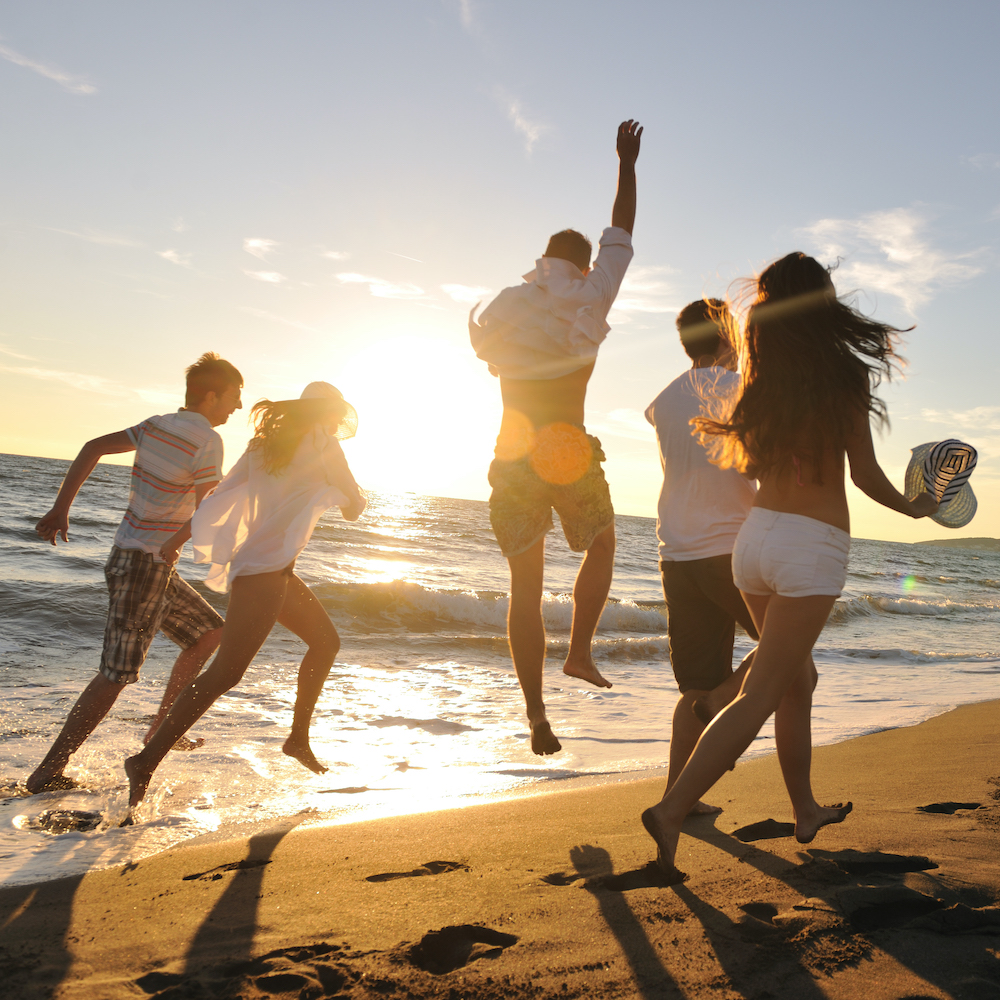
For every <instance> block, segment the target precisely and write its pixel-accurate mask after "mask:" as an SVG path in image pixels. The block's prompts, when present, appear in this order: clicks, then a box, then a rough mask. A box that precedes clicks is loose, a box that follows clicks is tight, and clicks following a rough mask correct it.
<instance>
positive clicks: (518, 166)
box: [0, 0, 1000, 541]
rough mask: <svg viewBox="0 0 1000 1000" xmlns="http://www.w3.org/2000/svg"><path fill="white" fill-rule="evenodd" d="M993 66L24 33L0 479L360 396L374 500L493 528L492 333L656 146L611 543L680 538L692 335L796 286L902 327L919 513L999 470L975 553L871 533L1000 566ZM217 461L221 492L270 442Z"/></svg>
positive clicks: (77, 13)
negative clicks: (420, 497)
mask: <svg viewBox="0 0 1000 1000" xmlns="http://www.w3.org/2000/svg"><path fill="white" fill-rule="evenodd" d="M998 37H1000V6H998V5H996V4H994V3H976V2H966V3H959V4H951V5H947V6H945V5H941V4H937V3H922V2H912V0H907V2H905V3H902V2H900V3H895V2H883V3H879V4H871V3H867V2H866V3H851V2H846V3H840V4H836V5H830V4H819V3H807V4H803V3H802V2H801V0H799V2H796V3H767V2H764V3H755V4H745V3H741V2H733V3H729V2H707V3H703V4H697V5H695V4H689V3H680V2H677V3H675V2H669V0H655V2H648V3H647V2H638V0H632V2H630V0H619V2H618V3H616V4H607V3H603V2H590V0H576V2H572V3H570V2H562V0H547V2H546V3H544V4H539V3H529V2H517V0H380V2H379V3H377V4H360V3H346V2H331V0H318V2H310V0H299V2H297V3H295V4H281V3H265V2H255V0H240V2H239V3H226V2H215V3H212V4H204V3H202V2H197V3H188V2H173V3H171V4H134V3H124V2H100V0H91V2H89V3H87V4H80V3H77V2H68V3H63V2H57V0H48V2H46V3H45V4H23V3H15V2H0V91H2V93H3V100H2V102H0V128H2V131H3V134H4V137H5V140H6V141H5V142H4V144H3V150H2V152H0V179H2V188H0V190H2V192H3V196H2V198H0V255H2V270H0V451H3V452H12V453H15V454H24V455H40V456H45V457H52V458H72V457H73V456H74V455H75V454H76V452H77V451H78V450H79V448H80V446H81V445H82V444H83V443H84V442H85V441H86V440H88V439H90V438H92V437H96V436H98V435H101V434H105V433H108V432H111V431H116V430H121V429H123V428H125V427H128V426H130V425H132V424H135V423H137V422H139V421H140V420H142V419H143V418H145V417H147V416H149V415H151V414H152V413H159V412H168V411H170V410H172V409H175V408H176V407H178V406H180V405H182V402H183V371H184V368H185V367H186V366H187V365H189V364H190V363H191V362H192V361H194V360H195V359H196V358H197V357H198V356H199V355H200V354H201V353H202V352H203V351H207V350H212V351H217V352H219V353H220V354H221V355H222V356H223V357H225V358H227V359H228V360H230V361H232V362H233V363H234V364H235V365H236V366H237V367H238V368H239V369H240V370H241V372H242V373H243V375H244V378H245V383H246V384H245V388H244V393H243V394H244V399H245V401H246V402H247V404H250V403H252V402H254V401H256V400H257V399H260V398H263V397H267V398H271V399H279V398H288V397H293V396H297V395H298V394H299V392H300V391H301V389H302V387H303V386H304V385H305V384H306V383H307V382H310V381H312V380H314V379H323V380H326V381H330V382H333V383H334V384H335V385H337V386H338V387H339V388H340V389H341V390H342V391H343V392H344V394H345V396H346V397H347V398H348V399H349V400H350V401H351V402H352V403H353V404H354V405H355V407H356V408H357V410H358V414H359V418H360V422H359V431H358V435H357V437H356V438H355V439H354V440H353V441H351V442H350V443H349V444H347V446H346V450H347V453H348V459H349V461H350V463H351V466H352V468H353V470H354V472H355V475H356V477H357V479H358V481H359V482H360V483H361V484H362V486H368V487H371V488H374V489H379V490H388V491H395V492H407V491H408V492H414V493H426V494H432V495H439V496H451V497H465V498H472V499H485V498H486V497H487V496H488V495H489V486H488V484H487V482H486V470H487V467H488V464H489V461H490V458H491V455H492V448H493V442H494V439H495V436H496V432H497V429H498V427H499V418H500V398H499V386H498V384H497V381H496V380H495V379H494V378H492V377H491V376H490V375H489V374H488V372H487V370H486V366H485V364H483V363H482V362H480V361H478V359H476V357H475V356H474V355H473V353H472V351H471V348H470V346H469V342H468V330H467V314H468V310H469V309H470V308H471V306H472V305H474V304H475V303H476V302H478V301H483V302H484V303H485V302H486V301H488V300H489V299H490V297H491V296H492V295H493V294H495V293H496V292H497V291H499V290H500V289H501V288H503V287H505V286H507V285H511V284H516V283H518V282H519V281H520V276H521V275H522V274H524V273H525V272H527V271H530V270H531V269H532V267H533V265H534V260H535V259H536V258H537V257H538V256H539V255H540V254H541V252H542V250H543V249H544V245H545V242H546V239H547V237H548V235H549V234H551V233H552V232H554V231H556V230H559V229H562V228H565V227H567V226H572V227H574V228H577V229H581V230H582V231H583V232H585V233H587V234H589V235H590V236H591V237H592V238H593V239H594V240H595V242H596V239H597V238H598V237H599V236H600V233H601V230H602V229H603V228H604V227H605V226H607V225H609V224H610V215H611V205H612V201H613V197H614V190H615V181H616V175H617V158H616V156H615V149H614V139H615V132H616V129H617V126H618V123H619V122H620V121H622V120H623V119H626V118H635V119H638V120H639V121H641V122H642V124H643V126H644V128H645V131H644V134H643V139H642V152H641V154H640V158H639V162H638V165H637V173H638V212H637V216H636V226H635V233H634V245H635V250H636V254H635V258H634V260H633V263H632V266H631V268H630V270H629V274H628V276H627V277H626V281H625V284H624V286H623V288H622V292H621V294H620V296H619V299H618V302H617V303H616V306H615V308H614V310H613V311H612V313H611V316H610V318H609V321H610V323H611V325H612V332H611V333H610V334H609V336H608V339H607V340H606V342H605V344H604V345H603V347H602V350H601V355H600V358H599V361H598V364H597V369H596V371H595V374H594V377H593V379H592V381H591V387H590V392H589V395H588V401H587V425H588V429H589V430H590V431H591V432H592V433H595V434H597V435H598V436H599V437H600V438H601V440H602V442H603V445H604V450H605V452H606V453H607V456H608V461H607V464H606V472H607V476H608V480H609V482H610V484H611V489H612V496H613V499H614V502H615V507H616V509H617V510H618V511H619V513H622V514H636V515H644V516H653V515H655V508H656V497H657V493H658V490H659V486H660V470H659V463H658V459H657V453H656V447H655V440H654V437H653V433H652V430H651V429H650V428H649V427H648V425H647V424H646V422H645V421H644V419H643V416H642V414H643V411H644V409H645V408H646V406H647V405H648V404H649V402H650V401H651V400H652V399H653V398H654V397H655V396H656V395H657V393H658V392H659V391H660V390H661V389H662V388H663V387H664V386H665V385H667V384H668V383H669V382H670V381H672V380H673V379H674V378H676V377H677V376H678V375H679V374H681V373H682V372H683V371H684V370H685V368H686V367H687V364H688V362H687V360H686V358H685V355H684V354H683V352H682V350H681V348H680V345H679V343H678V341H677V335H676V331H675V328H674V318H675V316H676V312H677V310H678V309H679V308H681V307H682V306H683V305H684V304H686V303H687V302H689V301H691V300H693V299H696V298H699V297H701V296H703V295H705V296H719V295H726V294H727V293H730V292H732V291H733V290H734V289H735V287H736V286H735V285H734V282H736V281H737V280H738V279H740V278H741V277H747V276H752V275H753V274H755V273H757V272H759V271H760V270H761V269H762V268H763V267H764V266H766V264H767V263H768V262H769V261H771V260H773V259H774V258H776V257H778V256H782V255H784V254H785V253H788V252H789V251H791V250H802V251H805V252H807V253H811V254H814V255H815V256H817V257H818V259H820V260H821V261H822V262H823V263H825V264H838V265H839V266H838V267H837V270H836V272H835V274H834V280H835V283H836V285H837V288H838V291H839V292H840V293H841V294H853V295H854V296H855V300H856V302H857V304H858V306H859V307H860V308H861V309H863V310H864V311H865V312H868V313H872V314H873V315H875V316H876V317H877V318H879V319H881V320H883V321H885V322H889V323H892V324H895V325H897V326H899V327H911V326H912V327H913V330H912V331H910V332H909V333H907V334H906V335H905V337H904V341H903V346H902V353H903V354H904V355H905V357H906V358H907V360H908V364H907V366H906V368H905V371H904V377H903V378H902V379H900V380H898V381H896V382H894V383H893V384H892V385H890V386H888V387H884V389H883V395H884V398H885V400H886V402H887V403H888V405H889V410H890V414H891V418H892V428H891V432H890V433H887V434H885V435H884V436H882V437H879V436H877V435H876V438H875V443H876V452H877V454H878V456H879V459H880V461H881V462H882V465H883V468H884V469H885V471H886V473H887V474H888V475H889V477H890V478H891V479H892V480H893V482H894V483H895V484H896V485H897V486H898V487H902V483H903V474H904V470H905V468H906V463H907V460H908V458H909V450H910V449H911V448H913V447H915V446H917V445H919V444H922V443H924V442H927V441H937V440H941V439H944V438H951V437H957V438H961V439H962V440H965V441H967V442H968V443H970V444H972V445H974V446H975V447H976V448H977V449H978V451H979V465H978V468H977V470H976V472H975V473H974V475H973V477H972V481H971V482H972V486H973V488H974V490H975V492H976V495H977V497H978V499H979V513H978V514H977V516H976V518H975V519H974V520H973V521H972V522H971V523H970V524H969V525H968V526H967V527H965V528H962V529H958V530H957V531H951V530H949V529H947V528H942V527H941V526H939V525H936V524H934V523H933V522H931V521H927V520H923V521H913V520H911V519H909V518H907V517H904V516H902V515H900V514H897V513H895V512H893V511H889V510H887V509H885V508H881V507H879V506H878V505H876V504H875V503H873V502H872V501H870V500H868V499H867V498H866V497H864V496H863V495H862V494H860V493H859V492H858V491H857V490H856V489H855V488H854V487H853V486H851V485H850V484H848V491H849V499H850V504H851V512H852V531H853V534H855V535H856V536H858V537H867V538H883V539H891V540H899V541H918V540H923V539H932V538H942V537H960V536H962V535H966V536H1000V399H998V391H997V377H998V373H1000V337H998V333H1000V330H998V327H1000V323H998V319H997V309H996V292H995V288H996V285H997V278H998V271H1000V114H998V111H1000V108H998V104H1000V101H998V91H997V85H996V78H995V63H996V54H995V48H996V43H997V39H998ZM221 430H222V432H223V437H224V440H225V444H226V457H227V465H231V464H232V463H233V462H235V460H236V459H237V458H238V457H239V455H240V453H241V452H242V449H243V447H244V445H245V443H246V440H247V438H248V437H249V429H248V425H247V422H246V411H245V410H244V411H242V412H238V413H236V414H234V416H233V417H232V418H231V419H230V422H229V424H227V425H226V427H224V428H222V429H221ZM123 460H125V461H127V460H128V457H127V456H125V457H124V458H123ZM44 502H45V501H44V500H42V501H40V503H44ZM42 512H43V511H41V509H40V511H39V513H42Z"/></svg>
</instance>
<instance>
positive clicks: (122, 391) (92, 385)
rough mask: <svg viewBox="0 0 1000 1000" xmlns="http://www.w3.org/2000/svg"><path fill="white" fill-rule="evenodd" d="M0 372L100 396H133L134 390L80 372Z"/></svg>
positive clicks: (2, 368)
mask: <svg viewBox="0 0 1000 1000" xmlns="http://www.w3.org/2000/svg"><path fill="white" fill-rule="evenodd" d="M0 371H2V372H7V373H9V374H12V375H22V376H24V377H25V378H34V379H40V380H42V381H44V382H63V383H65V384H66V385H69V386H72V387H73V388H74V389H83V390H85V391H86V392H96V393H100V394H101V395H102V396H135V395H137V392H136V390H135V389H130V388H129V387H128V386H124V385H122V384H121V383H120V382H115V381H113V380H112V379H109V378H104V377H103V376H100V375H84V374H81V373H80V372H63V371H54V370H52V369H49V368H13V367H8V366H6V365H0Z"/></svg>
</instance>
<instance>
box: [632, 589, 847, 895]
mask: <svg viewBox="0 0 1000 1000" xmlns="http://www.w3.org/2000/svg"><path fill="white" fill-rule="evenodd" d="M744 597H746V599H747V604H748V606H749V607H750V610H751V612H752V613H753V615H754V620H755V621H757V622H758V625H760V624H761V622H760V619H759V618H758V608H759V607H760V605H759V604H758V606H757V607H755V604H754V602H753V595H744ZM759 600H760V599H759V598H758V601H759ZM833 602H834V598H833V597H826V596H818V597H780V596H774V597H771V598H770V600H769V602H768V603H767V604H766V615H765V616H764V622H763V623H762V624H763V628H761V641H760V645H759V646H758V647H757V655H756V656H755V658H754V663H753V666H752V667H751V668H750V670H749V671H748V673H747V676H746V679H745V681H744V683H743V689H742V691H741V692H740V694H739V696H738V697H737V698H736V699H735V700H734V701H733V702H732V703H731V704H730V705H728V706H727V707H726V708H725V709H723V710H722V711H721V712H720V713H719V714H718V715H717V716H716V717H715V719H714V720H713V721H712V723H711V724H710V725H709V726H708V727H707V728H706V729H705V732H704V733H703V734H702V736H701V739H699V740H698V745H697V746H696V747H695V750H694V753H693V754H692V755H691V758H690V760H689V761H688V763H687V765H686V766H685V767H684V769H683V770H682V771H681V773H680V775H678V777H677V780H676V781H675V782H674V785H673V787H672V788H671V789H670V791H669V792H667V793H666V794H665V795H664V797H663V799H662V800H661V801H660V802H659V803H658V804H657V805H655V806H653V807H652V808H650V809H647V810H646V811H645V812H644V813H643V814H642V823H643V826H644V827H645V828H646V831H647V833H649V835H650V836H651V837H652V838H653V840H654V841H655V842H656V846H657V850H658V854H659V857H660V864H661V865H662V866H663V867H664V869H665V870H666V871H667V872H668V874H670V875H674V874H676V875H677V876H678V878H680V873H679V872H677V870H676V869H675V868H674V856H675V854H676V851H677V840H678V838H679V837H680V831H681V824H682V823H683V821H684V817H685V816H686V815H687V814H688V812H689V811H690V809H691V807H692V806H693V805H694V804H695V803H696V802H697V801H698V800H699V799H700V798H701V797H702V795H704V794H705V792H707V791H708V789H709V788H711V787H712V785H714V784H715V782H716V781H718V780H719V778H720V777H722V775H723V774H724V773H725V772H726V771H727V770H728V768H729V767H730V765H731V764H732V762H733V761H734V760H736V758H737V757H739V756H740V754H741V753H743V751H744V750H745V749H746V748H747V747H748V746H749V745H750V743H751V741H752V740H753V738H754V737H755V736H756V735H757V733H758V732H759V731H760V728H761V726H763V725H764V723H765V722H766V721H767V718H768V716H769V715H770V714H771V713H772V712H773V711H774V710H775V709H776V708H777V707H778V705H779V704H780V703H781V700H782V698H783V697H784V695H785V693H786V692H787V691H788V689H789V688H790V687H791V686H792V684H793V683H794V682H795V680H796V678H797V676H798V674H799V673H800V672H801V668H802V664H803V662H804V661H805V659H806V657H807V656H808V655H809V653H810V651H811V650H812V647H813V644H814V643H815V642H816V639H817V638H818V637H819V634H820V632H821V631H822V630H823V626H824V625H825V624H826V620H827V618H828V616H829V614H830V609H831V608H832V607H833Z"/></svg>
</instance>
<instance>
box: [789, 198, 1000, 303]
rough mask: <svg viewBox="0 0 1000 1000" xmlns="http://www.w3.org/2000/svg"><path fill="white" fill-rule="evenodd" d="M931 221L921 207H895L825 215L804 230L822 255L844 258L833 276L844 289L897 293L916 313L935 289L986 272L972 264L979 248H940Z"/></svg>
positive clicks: (931, 296)
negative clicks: (933, 239) (832, 216)
mask: <svg viewBox="0 0 1000 1000" xmlns="http://www.w3.org/2000/svg"><path fill="white" fill-rule="evenodd" d="M928 225H929V221H928V219H927V217H926V216H925V215H924V214H923V213H921V212H920V211H918V210H917V209H915V208H894V209H889V210H887V211H884V212H870V213H868V214H867V215H862V216H861V217H860V218H857V219H821V220H820V221H819V222H817V223H815V224H814V225H812V226H808V227H807V228H805V229H804V230H802V232H803V233H804V234H805V235H807V236H808V237H810V238H811V240H812V241H813V243H814V245H815V247H816V250H817V252H818V255H819V256H821V257H822V258H824V259H825V260H828V261H831V260H834V259H837V258H840V259H841V264H840V266H839V267H838V268H837V271H836V274H835V276H834V277H835V280H836V283H837V286H838V289H839V290H840V291H841V292H844V291H847V290H849V288H851V287H854V288H859V289H861V290H863V291H865V292H883V293H885V294H887V295H894V296H896V297H897V298H899V299H900V300H901V301H902V303H903V305H904V306H905V307H906V310H907V311H908V312H909V313H910V314H911V315H915V313H916V310H917V309H918V308H919V307H920V306H921V305H923V304H924V303H925V302H928V301H930V299H931V298H933V296H934V295H935V294H936V293H937V292H939V291H941V290H943V289H945V288H949V287H951V286H953V285H958V284H961V283H962V282H964V281H969V280H970V279H972V278H974V277H975V276H976V275H977V274H980V273H981V272H982V270H983V268H982V267H981V266H980V265H978V264H976V263H974V261H975V259H976V258H977V257H978V256H979V255H980V254H981V253H982V251H981V250H973V251H967V252H965V253H952V252H949V251H947V250H944V249H942V248H939V247H936V246H934V245H933V244H932V243H931V241H930V239H929V237H928V236H927V229H928Z"/></svg>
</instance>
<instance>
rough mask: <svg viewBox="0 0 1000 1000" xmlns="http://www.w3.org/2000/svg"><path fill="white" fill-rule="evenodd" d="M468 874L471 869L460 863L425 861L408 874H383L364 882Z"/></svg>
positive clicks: (369, 877) (370, 876)
mask: <svg viewBox="0 0 1000 1000" xmlns="http://www.w3.org/2000/svg"><path fill="white" fill-rule="evenodd" d="M459 871H461V872H469V871H472V869H471V868H470V867H469V866H468V865H463V864H462V862H461V861H425V862H424V863H423V864H422V865H421V866H420V867H419V868H414V869H413V870H412V871H408V872H383V873H382V874H380V875H369V876H368V878H366V879H365V881H366V882H391V881H392V880H393V879H396V878H419V877H420V876H421V875H442V874H444V873H445V872H459Z"/></svg>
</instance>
